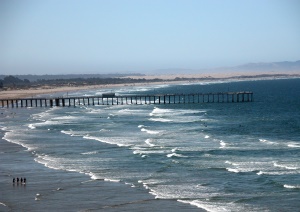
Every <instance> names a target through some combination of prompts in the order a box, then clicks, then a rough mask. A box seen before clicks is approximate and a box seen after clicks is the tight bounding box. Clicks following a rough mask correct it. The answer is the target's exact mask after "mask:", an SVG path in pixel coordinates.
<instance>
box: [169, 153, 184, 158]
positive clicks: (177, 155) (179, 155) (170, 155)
mask: <svg viewBox="0 0 300 212" xmlns="http://www.w3.org/2000/svg"><path fill="white" fill-rule="evenodd" d="M167 157H168V158H172V157H178V158H187V157H188V156H184V155H182V154H177V153H171V154H167Z"/></svg>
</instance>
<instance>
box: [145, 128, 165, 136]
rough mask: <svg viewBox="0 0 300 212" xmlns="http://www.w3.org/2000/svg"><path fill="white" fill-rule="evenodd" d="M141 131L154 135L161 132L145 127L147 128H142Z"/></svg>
mask: <svg viewBox="0 0 300 212" xmlns="http://www.w3.org/2000/svg"><path fill="white" fill-rule="evenodd" d="M141 131H142V132H146V133H148V134H153V135H156V134H159V133H161V131H155V130H147V129H145V128H141Z"/></svg>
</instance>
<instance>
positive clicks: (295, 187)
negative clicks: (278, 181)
mask: <svg viewBox="0 0 300 212" xmlns="http://www.w3.org/2000/svg"><path fill="white" fill-rule="evenodd" d="M283 187H284V188H289V189H298V188H300V185H287V184H285V185H283Z"/></svg>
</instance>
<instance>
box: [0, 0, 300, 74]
mask: <svg viewBox="0 0 300 212" xmlns="http://www.w3.org/2000/svg"><path fill="white" fill-rule="evenodd" d="M299 11H300V2H299V1H297V0H285V1H281V0H253V1H238V0H228V1H215V0H212V1H211V0H202V1H198V0H187V1H180V0H165V1H159V0H151V1H150V0H122V1H121V0H120V1H118V0H111V1H101V0H100V1H96V0H88V1H80V0H65V1H59V0H44V1H38V0H24V1H17V0H3V1H1V2H0V26H1V28H0V74H72V73H73V74H92V73H97V74H102V73H103V74H108V73H133V72H135V73H149V72H151V71H153V70H160V69H171V68H175V69H193V70H201V69H206V68H216V67H228V66H238V65H243V64H247V63H256V62H265V63H267V62H280V61H297V60H299V58H300V57H299V56H300V13H299Z"/></svg>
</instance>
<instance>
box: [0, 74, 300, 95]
mask: <svg viewBox="0 0 300 212" xmlns="http://www.w3.org/2000/svg"><path fill="white" fill-rule="evenodd" d="M277 74H283V73H282V72H278V73H272V74H266V75H267V76H262V75H264V73H243V74H241V73H211V74H209V75H207V74H174V75H149V76H129V77H130V78H134V79H139V78H145V79H147V80H151V79H155V78H158V79H162V80H168V81H162V82H144V83H134V84H106V85H85V86H61V87H39V88H30V89H23V90H21V89H20V90H6V91H0V99H18V98H30V97H34V96H37V95H43V94H55V93H60V92H64V93H67V92H76V91H81V90H90V89H110V88H117V87H127V86H150V85H158V84H183V83H201V82H207V81H210V82H211V81H218V80H228V81H229V80H236V81H241V80H260V79H282V78H295V77H296V78H299V77H300V74H297V73H289V74H283V75H286V76H282V77H278V76H277ZM175 78H182V80H175ZM197 78H198V79H197ZM187 79H193V80H187Z"/></svg>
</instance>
